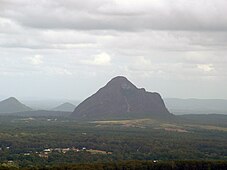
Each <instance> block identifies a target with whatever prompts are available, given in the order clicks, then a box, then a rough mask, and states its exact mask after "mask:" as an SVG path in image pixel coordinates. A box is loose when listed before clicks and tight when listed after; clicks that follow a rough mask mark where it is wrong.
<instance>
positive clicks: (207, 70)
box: [197, 64, 215, 72]
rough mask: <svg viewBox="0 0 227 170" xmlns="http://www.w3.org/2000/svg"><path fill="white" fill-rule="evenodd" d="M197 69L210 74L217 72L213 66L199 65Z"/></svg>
mask: <svg viewBox="0 0 227 170" xmlns="http://www.w3.org/2000/svg"><path fill="white" fill-rule="evenodd" d="M197 68H198V69H200V70H202V71H204V72H210V71H214V70H215V68H214V66H213V64H198V65H197Z"/></svg>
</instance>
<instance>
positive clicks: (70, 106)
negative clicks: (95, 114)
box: [52, 102, 76, 112]
mask: <svg viewBox="0 0 227 170" xmlns="http://www.w3.org/2000/svg"><path fill="white" fill-rule="evenodd" d="M75 108H76V106H75V105H73V104H72V103H69V102H66V103H63V104H61V105H59V106H57V107H55V108H53V109H52V110H55V111H65V112H73V110H74V109H75Z"/></svg>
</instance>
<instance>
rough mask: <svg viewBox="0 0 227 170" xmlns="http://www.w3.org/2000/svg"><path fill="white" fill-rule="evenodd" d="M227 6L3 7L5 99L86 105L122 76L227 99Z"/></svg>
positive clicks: (149, 1)
mask: <svg viewBox="0 0 227 170" xmlns="http://www.w3.org/2000/svg"><path fill="white" fill-rule="evenodd" d="M226 16H227V1H225V0H217V1H212V0H206V1H203V0H192V1H187V0H174V1H172V0H159V1H157V0H141V1H136V0H124V1H119V0H109V1H104V0H95V1H94V0H85V1H72V0H69V1H63V0H57V1H54V0H48V1H32V0H28V1H27V0H26V1H25V0H20V1H13V0H0V89H1V92H0V97H1V98H5V97H10V96H15V97H17V98H22V99H30V98H34V99H70V100H83V99H85V98H86V97H88V96H90V95H91V94H93V93H94V92H96V91H97V90H98V89H99V88H100V87H102V86H104V85H105V84H106V83H107V82H108V81H109V80H110V79H112V78H113V77H115V76H118V75H123V76H126V77H127V78H128V79H129V80H130V81H131V82H132V83H134V84H135V85H136V86H137V87H144V88H145V89H146V90H147V91H152V92H153V91H156V92H159V93H160V94H161V95H162V96H163V97H164V98H167V97H174V98H205V99H212V98H215V99H227V90H226V87H227V74H226V73H227V67H226V65H227V39H226V37H227V18H226Z"/></svg>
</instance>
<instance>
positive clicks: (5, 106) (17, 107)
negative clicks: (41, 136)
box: [0, 97, 32, 113]
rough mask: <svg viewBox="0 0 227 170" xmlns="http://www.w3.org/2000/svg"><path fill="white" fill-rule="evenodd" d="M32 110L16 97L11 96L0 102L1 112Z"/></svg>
mask: <svg viewBox="0 0 227 170" xmlns="http://www.w3.org/2000/svg"><path fill="white" fill-rule="evenodd" d="M31 110H32V109H31V108H30V107H28V106H26V105H24V104H22V103H21V102H19V101H18V100H17V99H16V98H15V97H10V98H8V99H6V100H3V101H1V102H0V113H16V112H25V111H31Z"/></svg>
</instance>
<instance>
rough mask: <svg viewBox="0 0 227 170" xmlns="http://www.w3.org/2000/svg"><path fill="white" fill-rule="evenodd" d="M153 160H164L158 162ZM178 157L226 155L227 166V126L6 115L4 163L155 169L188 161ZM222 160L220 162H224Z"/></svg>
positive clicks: (2, 122) (0, 121)
mask: <svg viewBox="0 0 227 170" xmlns="http://www.w3.org/2000/svg"><path fill="white" fill-rule="evenodd" d="M130 160H137V161H132V162H131V161H130ZM153 160H158V163H157V164H153ZM171 160H172V161H171ZM175 160H197V161H199V162H200V163H201V164H203V163H204V164H206V167H205V169H207V167H211V164H213V163H209V161H211V160H216V161H217V160H222V161H223V162H221V163H220V164H221V165H222V164H223V165H225V167H226V161H227V131H226V127H223V126H222V127H218V126H214V125H212V126H209V125H206V124H193V123H189V122H187V123H186V124H181V123H176V122H175V123H174V122H161V121H157V120H151V119H140V120H113V121H111V120H110V121H95V122H76V121H74V120H70V119H67V118H63V117H61V118H59V117H58V118H56V117H34V118H29V117H15V116H2V117H0V163H1V166H2V167H8V166H10V168H13V167H14V168H18V167H21V168H23V167H43V166H44V167H53V166H58V165H59V166H60V167H61V166H62V164H66V165H67V166H70V167H71V168H73V167H75V169H76V168H77V169H78V168H80V166H82V167H84V166H87V167H88V169H89V168H90V169H92V167H93V166H100V168H99V169H105V167H108V168H109V169H111V166H115V165H116V164H117V165H119V169H127V167H126V168H123V167H124V166H126V165H130V166H131V167H133V166H134V165H133V164H134V163H135V164H137V165H135V167H137V166H138V167H139V166H140V165H141V164H143V165H144V167H149V168H151V167H153V166H155V167H157V168H158V167H159V165H160V166H166V167H168V166H170V165H171V167H174V168H175V165H176V164H179V166H180V165H182V164H184V163H186V162H178V161H177V162H176V161H175ZM204 160H207V161H208V162H203V161H204ZM122 161H124V162H122ZM125 161H126V162H125ZM163 161H164V162H163ZM166 161H167V162H166ZM216 161H215V163H214V164H215V165H214V166H216V164H217V166H219V162H216ZM88 162H89V163H92V165H90V164H89V165H88V164H87V163H88ZM111 162H115V163H111ZM162 162H163V164H161V163H162ZM81 163H83V165H81ZM194 163H195V166H199V164H200V163H198V162H194V161H193V164H194ZM72 164H73V165H72ZM74 164H75V165H74ZM193 164H192V165H193ZM221 165H220V166H221ZM141 166H142V165H141ZM177 166H178V165H177ZM201 166H202V165H201ZM212 166H213V165H212ZM186 167H187V166H186ZM108 168H106V169H108ZM149 168H147V169H149ZM112 169H113V168H112ZM115 169H117V168H115ZM131 169H133V168H131ZM134 169H136V168H134ZM137 169H138V168H137ZM139 169H141V168H139ZM167 169H168V168H167ZM175 169H176V168H175ZM211 169H212V167H211Z"/></svg>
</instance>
